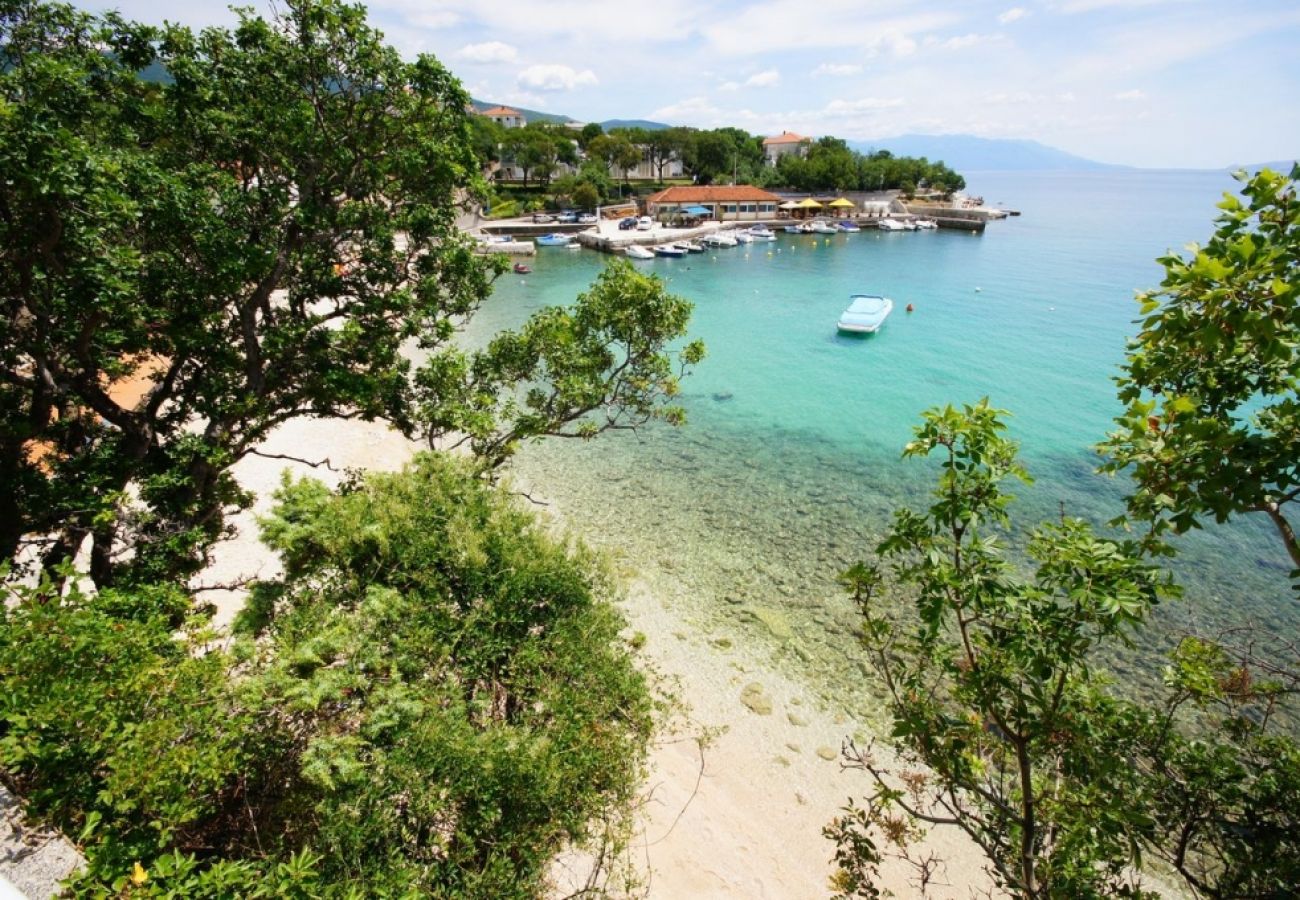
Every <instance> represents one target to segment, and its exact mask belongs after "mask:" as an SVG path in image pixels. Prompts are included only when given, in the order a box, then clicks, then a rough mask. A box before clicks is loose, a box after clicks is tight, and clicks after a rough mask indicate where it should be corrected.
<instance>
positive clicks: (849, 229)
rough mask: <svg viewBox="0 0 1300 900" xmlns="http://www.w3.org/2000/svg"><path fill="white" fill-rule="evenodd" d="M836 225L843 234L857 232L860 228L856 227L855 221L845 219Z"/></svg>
mask: <svg viewBox="0 0 1300 900" xmlns="http://www.w3.org/2000/svg"><path fill="white" fill-rule="evenodd" d="M836 227H838V228H839V230H840V231H842V232H844V233H845V234H856V233H857V232H859V231H861V230H862V229H861V228H859V227H858V223H857V222H850V221H848V220H847V219H846V220H845V221H843V222H840V223H839V224H838V225H837V226H836Z"/></svg>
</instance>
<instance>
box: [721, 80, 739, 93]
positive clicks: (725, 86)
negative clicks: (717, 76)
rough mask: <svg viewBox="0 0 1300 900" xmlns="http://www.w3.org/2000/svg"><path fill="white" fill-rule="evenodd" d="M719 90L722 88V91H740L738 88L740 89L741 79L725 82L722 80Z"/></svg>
mask: <svg viewBox="0 0 1300 900" xmlns="http://www.w3.org/2000/svg"><path fill="white" fill-rule="evenodd" d="M718 90H720V91H738V90H740V82H739V81H724V82H722V84H721V86H719V87H718Z"/></svg>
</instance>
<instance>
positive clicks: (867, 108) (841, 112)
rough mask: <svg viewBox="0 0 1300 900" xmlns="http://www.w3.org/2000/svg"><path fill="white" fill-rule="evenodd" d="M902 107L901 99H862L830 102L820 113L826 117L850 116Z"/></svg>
mask: <svg viewBox="0 0 1300 900" xmlns="http://www.w3.org/2000/svg"><path fill="white" fill-rule="evenodd" d="M902 105H903V98H902V97H863V98H861V99H859V100H832V101H831V102H830V103H827V104H826V109H824V110H823V111H822V112H823V114H824V115H828V116H850V115H857V114H859V113H864V112H871V111H873V110H877V109H894V108H895V107H899V106H902Z"/></svg>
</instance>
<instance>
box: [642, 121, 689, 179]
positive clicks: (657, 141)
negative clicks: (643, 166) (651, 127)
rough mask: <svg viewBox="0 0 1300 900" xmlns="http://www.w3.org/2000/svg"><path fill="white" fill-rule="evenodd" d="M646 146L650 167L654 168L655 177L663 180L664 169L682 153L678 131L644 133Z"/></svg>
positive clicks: (661, 130) (668, 129)
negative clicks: (648, 152)
mask: <svg viewBox="0 0 1300 900" xmlns="http://www.w3.org/2000/svg"><path fill="white" fill-rule="evenodd" d="M646 146H647V147H649V149H650V165H652V166H653V167H654V170H655V176H656V177H657V178H658V179H659V181H663V180H664V168H665V167H667V165H668V164H669V163H671V162H672V161H673V160H674V159H676V158H679V157H680V155H681V152H682V147H683V144H682V140H681V133H680V129H676V128H661V129H659V130H657V131H650V132H647V133H646Z"/></svg>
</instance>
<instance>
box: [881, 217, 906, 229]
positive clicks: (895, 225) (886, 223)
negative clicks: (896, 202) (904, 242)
mask: <svg viewBox="0 0 1300 900" xmlns="http://www.w3.org/2000/svg"><path fill="white" fill-rule="evenodd" d="M876 227H877V228H879V229H880V230H881V231H906V230H907V226H905V225H904V224H903V223H902V222H900V221H898V220H897V219H881V220H880V221H879V222H877V223H876Z"/></svg>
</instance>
